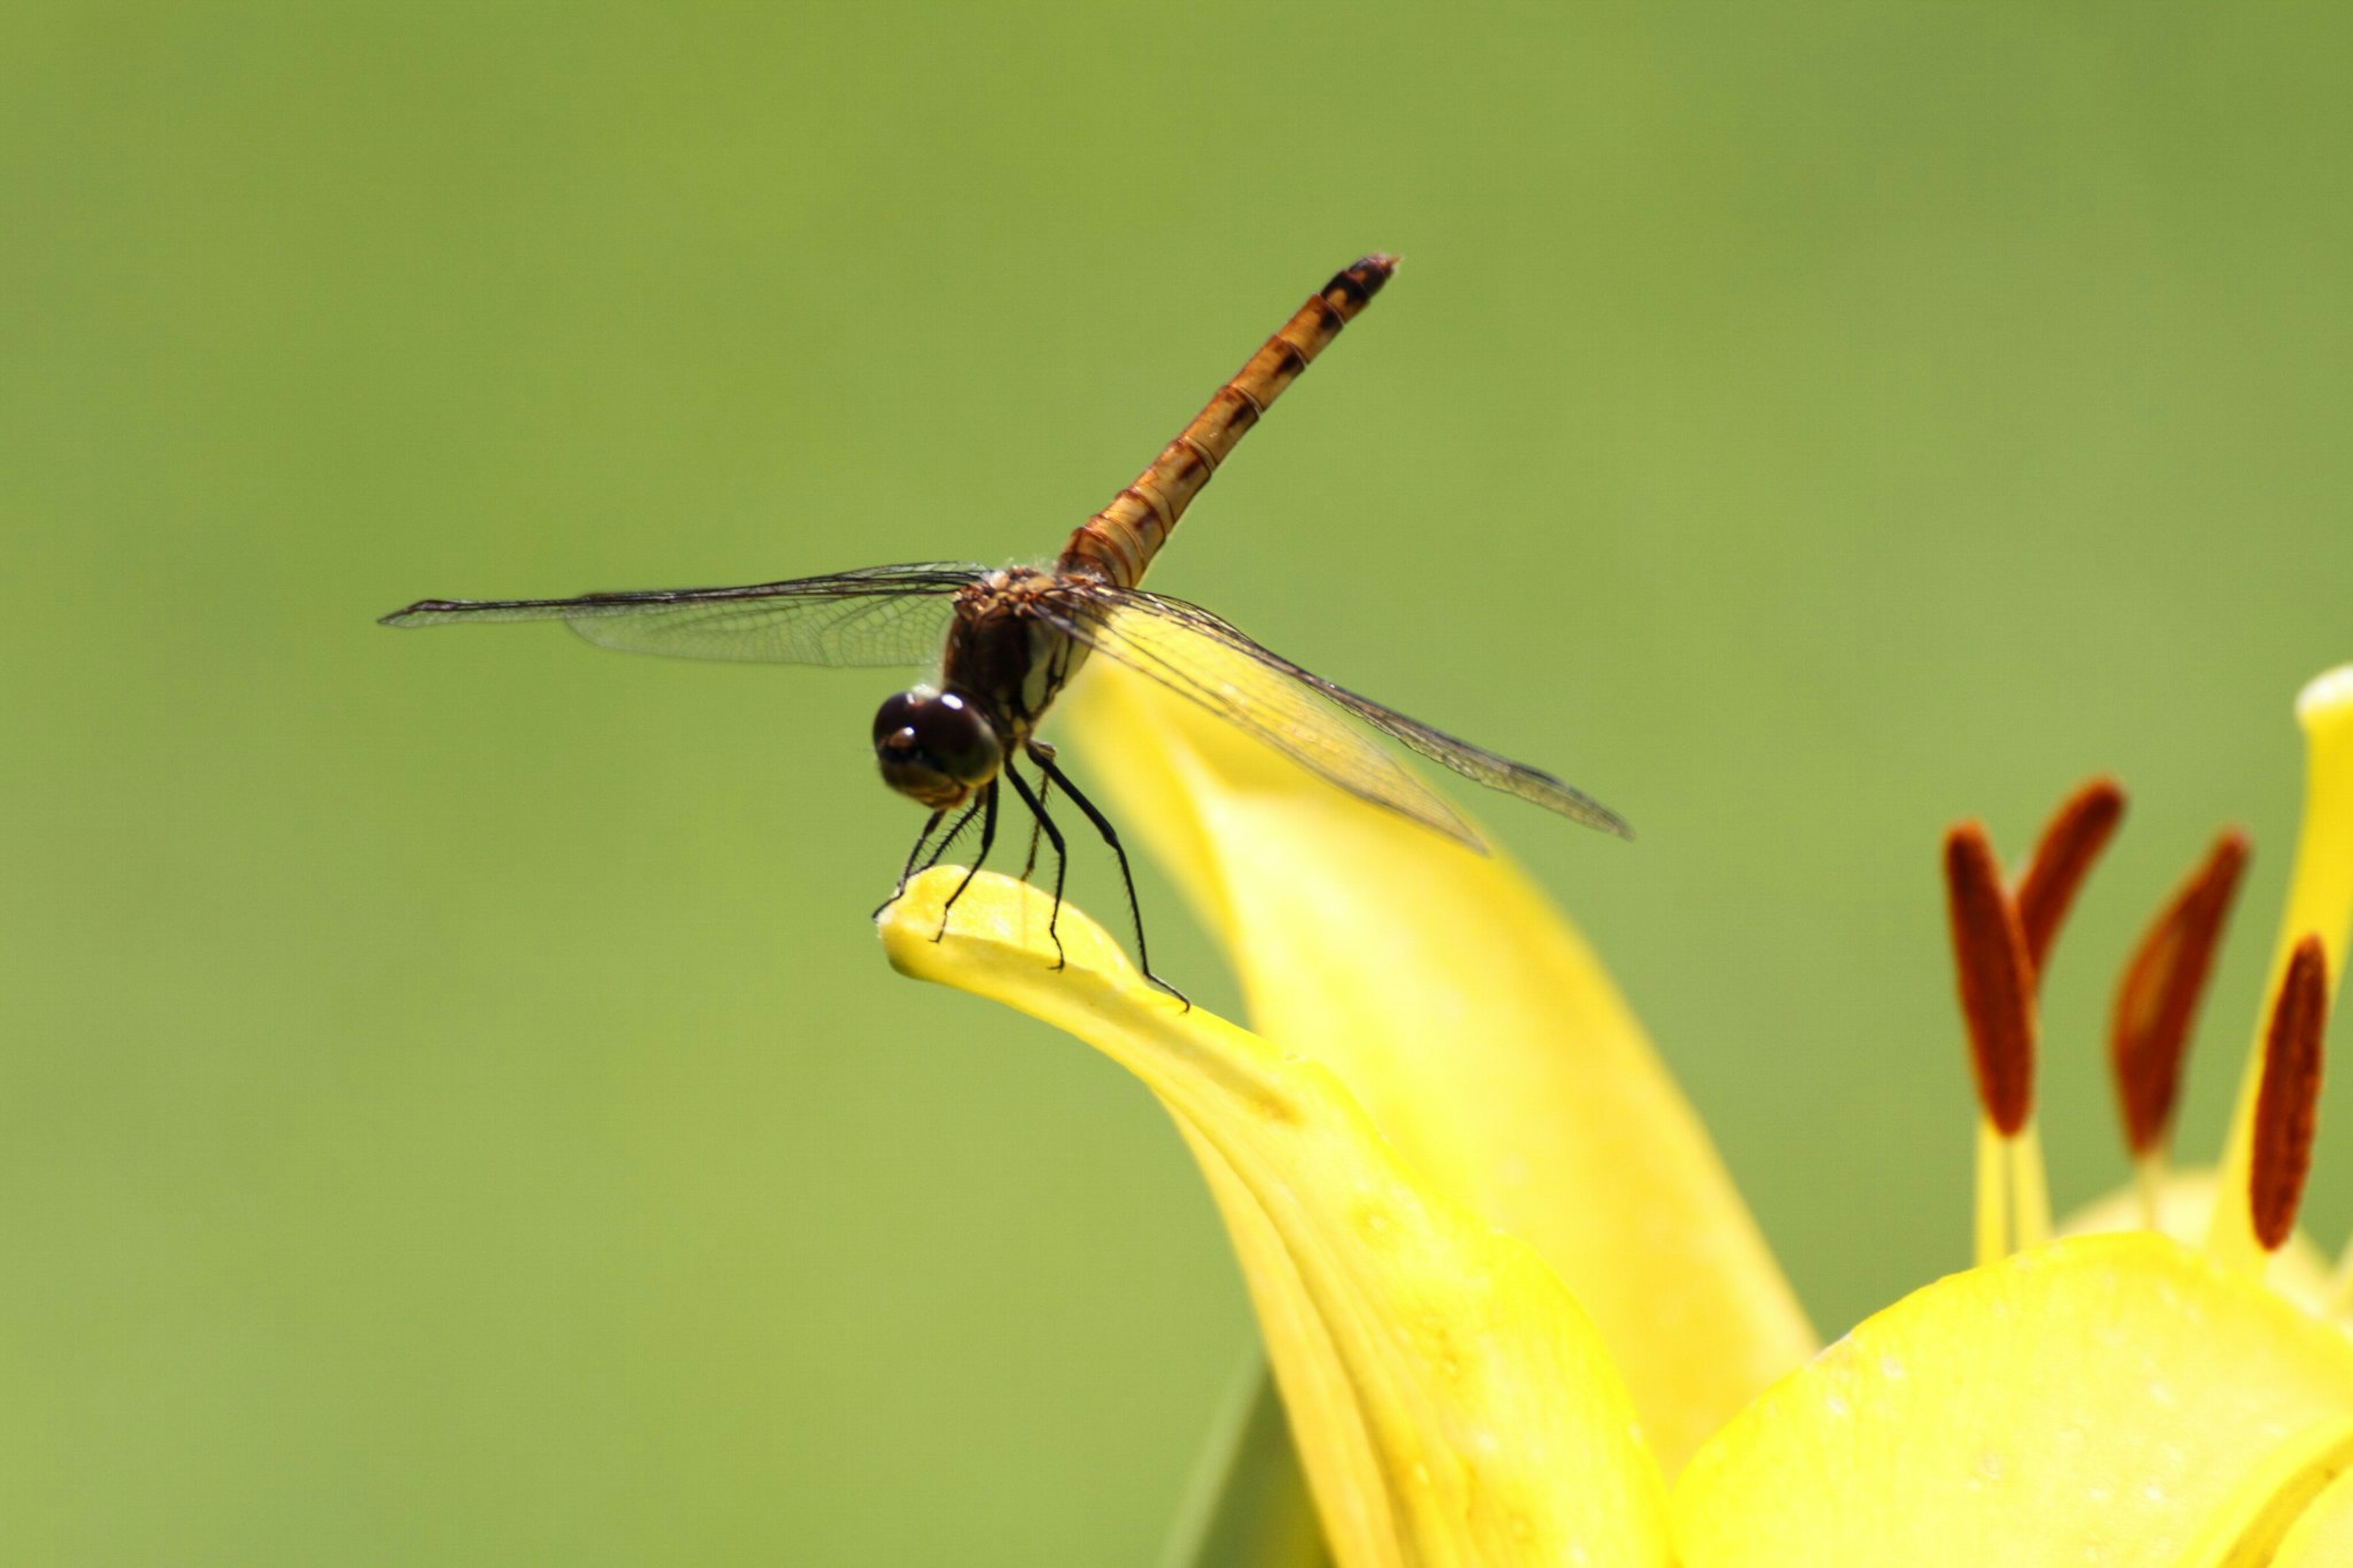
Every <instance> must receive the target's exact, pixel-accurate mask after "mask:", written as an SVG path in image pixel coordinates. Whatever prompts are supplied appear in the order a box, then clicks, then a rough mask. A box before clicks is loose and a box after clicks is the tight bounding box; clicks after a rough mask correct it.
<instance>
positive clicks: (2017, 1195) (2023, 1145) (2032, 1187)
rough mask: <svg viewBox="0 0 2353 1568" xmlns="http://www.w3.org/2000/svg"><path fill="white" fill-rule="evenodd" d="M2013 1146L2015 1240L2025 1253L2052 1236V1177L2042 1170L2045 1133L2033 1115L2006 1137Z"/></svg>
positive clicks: (2012, 1188) (2011, 1184) (2012, 1183)
mask: <svg viewBox="0 0 2353 1568" xmlns="http://www.w3.org/2000/svg"><path fill="white" fill-rule="evenodd" d="M2005 1142H2008V1143H2009V1145H2010V1202H2011V1204H2012V1205H2015V1209H2014V1213H2015V1215H2016V1218H2015V1221H2014V1224H2015V1227H2016V1232H2015V1239H2016V1241H2017V1244H2018V1250H2019V1251H2021V1252H2024V1251H2027V1250H2029V1249H2030V1248H2032V1247H2041V1246H2042V1244H2043V1243H2044V1242H2046V1241H2049V1240H2050V1239H2051V1179H2050V1177H2049V1176H2047V1175H2046V1174H2044V1173H2043V1169H2042V1132H2041V1131H2038V1130H2037V1129H2036V1127H2035V1125H2034V1121H2033V1119H2032V1118H2031V1117H2030V1118H2029V1119H2028V1120H2027V1123H2026V1125H2025V1126H2023V1127H2021V1128H2020V1129H2019V1130H2018V1136H2017V1137H2015V1138H2011V1139H2007V1140H2005Z"/></svg>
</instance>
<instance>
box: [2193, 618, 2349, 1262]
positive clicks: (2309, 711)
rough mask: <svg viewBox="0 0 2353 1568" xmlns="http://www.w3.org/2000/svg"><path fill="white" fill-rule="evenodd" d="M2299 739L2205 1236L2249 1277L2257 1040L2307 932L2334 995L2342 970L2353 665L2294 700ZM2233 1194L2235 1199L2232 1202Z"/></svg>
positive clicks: (2254, 1255) (2255, 1252)
mask: <svg viewBox="0 0 2353 1568" xmlns="http://www.w3.org/2000/svg"><path fill="white" fill-rule="evenodd" d="M2295 717H2296V722H2297V723H2298V724H2300V725H2302V726H2303V728H2304V734H2305V758H2306V762H2305V788H2304V824H2303V826H2302V828H2301V829H2300V830H2299V831H2298V833H2297V835H2296V848H2295V871H2294V873H2293V874H2292V876H2291V877H2290V879H2289V882H2288V895H2287V910H2286V913H2285V915H2284V917H2283V919H2282V920H2281V921H2280V935H2279V941H2278V943H2277V944H2276V946H2275V948H2274V952H2273V954H2272V966H2271V973H2270V977H2269V978H2268V979H2267V980H2265V982H2264V983H2263V1009H2262V1013H2261V1015H2260V1016H2258V1017H2257V1019H2256V1021H2255V1040H2254V1047H2253V1050H2252V1051H2251V1052H2250V1053H2249V1057H2248V1060H2247V1066H2246V1068H2245V1070H2244V1071H2243V1073H2242V1075H2241V1077H2240V1079H2239V1102H2238V1109H2237V1110H2236V1111H2235V1112H2234V1113H2233V1114H2232V1118H2231V1136H2230V1142H2228V1143H2227V1144H2226V1145H2225V1146H2224V1151H2223V1155H2222V1175H2221V1189H2220V1193H2219V1194H2218V1197H2217V1201H2216V1203H2215V1205H2214V1217H2213V1220H2212V1222H2211V1225H2210V1226H2209V1227H2208V1230H2207V1233H2206V1250H2207V1252H2208V1253H2210V1254H2211V1256H2212V1257H2213V1258H2214V1260H2215V1261H2216V1262H2218V1263H2221V1264H2222V1265H2223V1266H2225V1267H2226V1268H2237V1269H2239V1270H2241V1271H2242V1272H2247V1273H2253V1272H2255V1271H2256V1270H2258V1269H2259V1268H2261V1267H2262V1265H2263V1248H2262V1247H2261V1246H2260V1245H2259V1244H2258V1243H2257V1242H2256V1240H2255V1227H2254V1217H2253V1215H2252V1213H2250V1211H2249V1208H2248V1205H2247V1204H2246V1202H2245V1199H2244V1195H2243V1194H2245V1193H2246V1191H2247V1183H2248V1180H2249V1178H2250V1177H2251V1175H2252V1174H2253V1167H2254V1133H2255V1100H2256V1097H2257V1096H2258V1095H2259V1094H2261V1092H2262V1091H2263V1037H2264V1033H2265V1031H2266V1028H2267V1026H2268V1025H2269V1023H2270V1018H2271V1007H2272V1002H2273V999H2274V997H2276V996H2277V995H2278V994H2279V985H2280V978H2281V976H2282V975H2284V974H2285V973H2287V961H2288V955H2289V953H2291V952H2294V951H2295V944H2296V943H2297V942H2301V941H2302V940H2303V939H2304V938H2305V937H2306V936H2307V935H2316V936H2318V937H2319V938H2320V941H2321V945H2322V946H2323V947H2324V948H2325V949H2326V950H2327V954H2328V984H2329V989H2330V993H2331V994H2332V995H2333V994H2334V993H2335V991H2336V987H2337V980H2338V978H2339V977H2340V976H2341V975H2342V974H2343V973H2344V972H2345V943H2346V935H2347V926H2348V921H2353V665H2340V666H2338V667H2337V668H2335V669H2332V670H2330V671H2329V672H2328V673H2327V674H2326V675H2323V676H2320V677H2318V678H2317V679H2315V680H2313V681H2312V682H2311V684H2309V685H2307V686H2306V688H2305V689H2304V690H2303V691H2302V692H2301V693H2299V694H2298V695H2297V697H2296V702H2295ZM2229 1194H2236V1195H2229Z"/></svg>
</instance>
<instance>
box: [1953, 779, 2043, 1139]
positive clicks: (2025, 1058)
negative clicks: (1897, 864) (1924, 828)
mask: <svg viewBox="0 0 2353 1568" xmlns="http://www.w3.org/2000/svg"><path fill="white" fill-rule="evenodd" d="M1945 904H1946V910H1947V915H1948V916H1949V918H1950V920H1951V921H1952V930H1953V968H1954V972H1955V974H1956V977H1957V980H1958V982H1959V988H1960V998H1961V1016H1962V1017H1963V1018H1964V1019H1966V1020H1967V1021H1968V1029H1969V1063H1970V1066H1971V1067H1972V1068H1974V1069H1975V1070H1976V1073H1977V1081H1978V1104H1980V1105H1982V1106H1983V1107H1984V1108H1985V1113H1986V1115H1987V1117H1988V1118H1989V1119H1990V1120H1991V1121H1992V1122H1993V1124H1994V1128H1995V1130H1996V1131H1999V1132H2000V1133H2001V1135H2002V1136H2003V1137H2005V1138H2012V1137H2016V1136H2017V1135H2018V1132H2019V1130H2020V1129H2021V1128H2023V1127H2024V1126H2025V1125H2026V1119H2027V1117H2028V1115H2029V1114H2030V1113H2031V1111H2032V1110H2033V1109H2034V965H2033V963H2032V962H2031V960H2030V959H2029V957H2028V955H2027V948H2026V931H2025V928H2024V926H2023V924H2022V923H2021V921H2020V920H2019V914H2018V906H2017V905H2016V904H2015V903H2013V902H2012V901H2011V900H2010V893H2009V891H2008V889H2005V888H2004V887H2003V886H2002V879H2001V868H2000V865H1998V864H1997V863H1996V862H1995V860H1994V855H1993V846H1992V845H1991V844H1990V843H1989V842H1987V840H1986V835H1985V829H1984V828H1983V827H1982V826H1978V824H1977V823H1974V822H1965V823H1962V824H1961V825H1960V826H1957V827H1956V828H1954V829H1953V830H1952V831H1951V832H1949V833H1947V834H1946V835H1945Z"/></svg>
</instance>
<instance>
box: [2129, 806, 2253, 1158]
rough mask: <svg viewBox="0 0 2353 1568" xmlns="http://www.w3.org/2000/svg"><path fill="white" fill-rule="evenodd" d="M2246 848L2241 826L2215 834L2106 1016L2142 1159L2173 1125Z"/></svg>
mask: <svg viewBox="0 0 2353 1568" xmlns="http://www.w3.org/2000/svg"><path fill="white" fill-rule="evenodd" d="M2247 854H2248V845H2247V836H2246V835H2245V834H2243V833H2241V832H2240V831H2239V830H2238V829H2236V828H2232V829H2231V830H2229V831H2228V832H2226V833H2224V834H2223V835H2222V836H2221V837H2219V838H2217V839H2215V840H2214V847H2212V848H2211V849H2209V850H2208V851H2207V852H2206V859H2205V861H2204V863H2202V864H2201V865H2200V866H2199V868H2197V869H2196V870H2194V871H2192V872H2191V873H2190V874H2189V879H2187V880H2185V881H2184V882H2183V883H2182V884H2181V886H2180V887H2179V888H2177V889H2174V893H2173V897H2172V898H2171V899H2169V900H2167V902H2166V905H2165V908H2164V909H2163V910H2159V911H2158V917H2157V919H2156V920H2155V921H2152V922H2151V923H2150V925H2149V928H2148V930H2147V932H2146V933H2145V934H2143V936H2142V937H2141V939H2140V945H2139V946H2138V947H2137V948H2136V949H2135V950H2134V951H2133V955H2132V962H2131V963H2127V964H2126V966H2125V973H2124V978H2123V979H2122V980H2120V981H2119V982H2117V984H2116V1006H2115V1008H2114V1010H2113V1011H2112V1012H2111V1013H2110V1015H2109V1018H2108V1070H2109V1073H2110V1074H2111V1076H2112V1077H2113V1078H2114V1079H2115V1081H2116V1109H2117V1110H2118V1112H2119V1113H2120V1114H2121V1115H2122V1116H2123V1118H2124V1124H2125V1144H2126V1147H2127V1148H2129V1149H2130V1150H2131V1151H2132V1152H2133V1154H2134V1156H2135V1157H2136V1158H2138V1157H2139V1156H2141V1155H2144V1154H2148V1153H2152V1152H2155V1151H2156V1150H2157V1149H2158V1148H2159V1147H2160V1146H2161V1145H2162V1144H2163V1143H2164V1142H2165V1139H2166V1133H2167V1131H2168V1129H2169V1128H2170V1127H2171V1126H2172V1124H2173V1110H2174V1103H2175V1101H2176V1100H2177V1099H2178V1098H2179V1094H2180V1089H2181V1059H2182V1056H2183V1054H2184V1053H2185V1052H2186V1051H2187V1050H2188V1049H2189V1027H2190V1026H2191V1025H2192V1024H2194V1023H2195V1022H2197V1018H2198V1004H2199V1002H2200V999H2201V998H2203V997H2204V995H2205V994H2206V981H2207V978H2208V976H2210V975H2211V973H2213V968H2214V954H2215V952H2216V951H2217V950H2218V949H2219V948H2220V947H2221V942H2222V927H2223V925H2224V924H2225V923H2226V922H2227V921H2229V920H2230V918H2231V902H2232V899H2234V898H2235V897H2236V896H2237V894H2238V891H2239V879H2240V877H2241V875H2242V873H2244V872H2245V870H2246V868H2247Z"/></svg>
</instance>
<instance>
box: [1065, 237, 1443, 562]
mask: <svg viewBox="0 0 2353 1568" xmlns="http://www.w3.org/2000/svg"><path fill="white" fill-rule="evenodd" d="M1396 270H1397V258H1396V257H1394V256H1383V255H1378V254H1376V255H1372V256H1367V257H1366V258H1364V259H1363V260H1361V261H1358V262H1356V263H1354V264H1352V265H1350V266H1347V267H1344V268H1341V269H1340V270H1339V271H1338V272H1335V273H1334V274H1333V275H1332V280H1331V281H1330V282H1329V283H1326V284H1324V287H1323V289H1321V290H1319V291H1318V292H1316V293H1314V294H1313V295H1310V296H1309V297H1308V300H1307V302H1306V303H1305V304H1303V305H1302V306H1300V307H1299V309H1298V310H1297V311H1296V312H1294V313H1293V316H1292V318H1291V320H1289V321H1285V322H1284V323H1283V324H1282V330H1281V331H1278V332H1276V333H1275V334H1274V336H1272V337H1271V338H1269V339H1267V340H1266V342H1264V343H1263V344H1261V345H1260V348H1259V351H1258V353H1254V354H1252V355H1250V362H1249V363H1247V364H1245V365H1243V366H1242V368H1241V369H1240V372H1238V373H1237V374H1235V376H1234V377H1233V379H1232V380H1230V381H1229V382H1227V383H1226V384H1225V385H1223V386H1221V387H1219V389H1218V392H1217V395H1216V396H1214V397H1212V398H1210V399H1209V403H1208V407H1206V408H1204V409H1202V410H1201V412H1200V413H1198V414H1197V415H1195V416H1193V422H1192V423H1191V424H1190V425H1187V426H1185V428H1184V429H1183V431H1181V432H1180V433H1179V434H1178V435H1177V437H1176V439H1175V440H1174V441H1171V442H1169V443H1168V445H1167V446H1166V447H1162V448H1161V449H1160V455H1159V456H1158V457H1156V458H1153V459H1152V466H1151V467H1150V468H1145V470H1144V472H1143V473H1141V474H1139V475H1137V476H1136V479H1135V482H1134V484H1132V485H1130V486H1128V487H1127V488H1126V489H1124V490H1122V491H1120V492H1119V494H1118V495H1116V496H1114V497H1113V498H1112V503H1111V504H1110V505H1109V506H1107V507H1105V508H1103V510H1101V511H1099V512H1097V513H1095V515H1094V516H1092V517H1091V518H1089V519H1087V521H1085V522H1084V523H1082V524H1081V525H1080V527H1079V531H1077V532H1076V533H1073V534H1072V535H1071V542H1070V543H1069V544H1068V545H1066V546H1065V547H1064V548H1063V551H1062V558H1061V561H1060V563H1059V564H1060V568H1061V569H1062V570H1064V571H1074V570H1075V571H1086V572H1094V573H1098V574H1102V575H1103V576H1106V577H1109V578H1110V579H1111V580H1112V581H1113V582H1114V583H1117V584H1121V585H1123V586H1124V587H1134V585H1135V584H1137V583H1139V582H1141V581H1142V580H1143V578H1144V573H1145V568H1146V567H1148V566H1150V565H1151V564H1152V558H1153V557H1154V556H1155V555H1156V554H1158V553H1159V552H1160V547H1161V546H1162V545H1163V544H1165V543H1166V542H1167V541H1168V535H1169V534H1170V533H1171V532H1172V531H1174V530H1175V529H1176V521H1177V520H1178V519H1179V518H1181V517H1183V516H1184V515H1185V508H1186V507H1187V505H1188V504H1190V503H1191V501H1192V500H1193V498H1194V497H1195V496H1197V495H1198V494H1199V493H1200V491H1201V487H1202V486H1203V485H1206V484H1208V482H1209V480H1210V479H1211V477H1212V476H1214V475H1215V474H1216V473H1217V471H1218V466H1219V464H1220V463H1222V462H1224V461H1225V460H1226V458H1227V456H1228V455H1229V453H1231V452H1232V451H1233V449H1234V447H1237V446H1239V445H1240V442H1241V438H1242V437H1244V436H1245V435H1247V434H1248V433H1249V431H1250V426H1253V425H1255V424H1257V423H1258V422H1259V419H1260V417H1261V416H1263V415H1264V414H1265V413H1266V411H1267V410H1268V409H1269V408H1270V407H1271V406H1272V405H1273V404H1274V400H1275V399H1276V398H1278V397H1280V396H1282V392H1283V388H1285V387H1287V386H1289V385H1290V384H1292V383H1293V382H1294V381H1296V380H1298V379H1299V377H1300V374H1301V373H1302V372H1303V371H1305V370H1306V368H1307V367H1308V365H1309V364H1311V363H1314V359H1315V356H1316V355H1317V354H1319V353H1323V352H1324V349H1325V348H1326V347H1327V346H1329V344H1330V343H1331V342H1332V340H1333V339H1334V338H1336V337H1338V336H1339V335H1340V329H1341V328H1343V327H1345V326H1346V325H1347V324H1348V323H1349V322H1350V321H1354V320H1356V314H1357V312H1359V311H1361V310H1363V309H1364V308H1365V307H1366V305H1368V304H1370V303H1371V302H1372V299H1373V296H1374V295H1376V294H1377V293H1379V292H1380V291H1381V285H1382V284H1384V283H1386V282H1388V279H1389V274H1391V273H1392V272H1395V271H1396Z"/></svg>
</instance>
